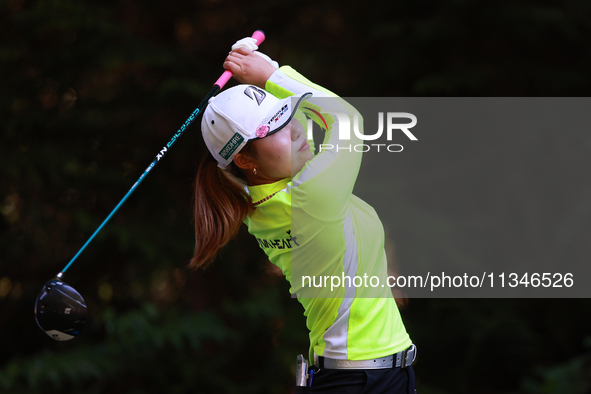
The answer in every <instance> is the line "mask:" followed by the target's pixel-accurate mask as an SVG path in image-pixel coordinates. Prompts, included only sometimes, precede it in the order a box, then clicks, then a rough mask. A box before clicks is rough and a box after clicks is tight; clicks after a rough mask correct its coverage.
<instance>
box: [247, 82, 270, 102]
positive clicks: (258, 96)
mask: <svg viewBox="0 0 591 394" xmlns="http://www.w3.org/2000/svg"><path fill="white" fill-rule="evenodd" d="M244 94H245V95H246V97H248V98H249V99H251V100H256V102H257V104H258V105H259V107H260V105H261V103H262V102H263V100H264V99H265V97H266V96H267V93H265V91H264V90H261V89H259V88H257V87H255V86H247V87H246V89H244ZM253 96H254V97H253Z"/></svg>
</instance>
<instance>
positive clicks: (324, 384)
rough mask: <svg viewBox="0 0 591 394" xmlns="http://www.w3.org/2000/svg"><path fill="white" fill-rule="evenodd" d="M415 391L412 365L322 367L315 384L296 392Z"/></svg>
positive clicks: (378, 393)
mask: <svg viewBox="0 0 591 394" xmlns="http://www.w3.org/2000/svg"><path fill="white" fill-rule="evenodd" d="M312 393H334V394H415V372H414V370H413V369H412V366H410V367H406V368H391V369H362V370H360V369H355V370H346V369H322V370H320V371H318V372H317V373H316V374H315V375H314V379H313V382H312V387H296V388H295V391H294V394H312Z"/></svg>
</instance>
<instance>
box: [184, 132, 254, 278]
mask: <svg viewBox="0 0 591 394" xmlns="http://www.w3.org/2000/svg"><path fill="white" fill-rule="evenodd" d="M241 153H243V154H246V155H248V156H250V157H256V149H255V147H254V144H252V143H248V144H246V146H245V147H244V148H243V149H242V150H241ZM245 187H246V177H245V176H244V173H243V172H242V170H241V169H239V168H238V167H237V166H236V165H235V164H234V162H232V163H230V165H229V166H228V167H227V169H226V170H222V169H221V168H219V167H218V163H217V161H216V160H215V159H214V158H213V156H212V155H211V154H210V153H209V152H208V153H207V154H206V156H205V157H204V158H203V160H202V161H201V165H200V166H199V170H198V171H197V177H196V179H195V194H194V198H195V199H194V203H193V206H194V213H193V217H194V221H195V251H194V253H193V258H192V259H191V261H190V262H189V267H190V268H195V269H199V268H207V267H209V266H210V265H211V263H212V262H213V260H214V258H215V256H216V255H217V253H218V251H219V250H220V249H221V248H222V247H223V246H224V245H226V244H227V243H228V242H229V241H230V240H231V239H232V238H234V237H235V236H236V234H237V233H238V230H239V229H240V225H241V224H242V222H243V221H244V219H245V218H246V216H247V215H248V212H249V211H250V210H251V209H252V200H251V198H250V195H249V194H248V193H247V191H246V189H245Z"/></svg>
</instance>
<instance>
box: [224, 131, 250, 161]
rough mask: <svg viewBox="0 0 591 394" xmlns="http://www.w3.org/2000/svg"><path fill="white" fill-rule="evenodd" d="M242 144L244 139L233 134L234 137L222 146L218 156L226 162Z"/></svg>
mask: <svg viewBox="0 0 591 394" xmlns="http://www.w3.org/2000/svg"><path fill="white" fill-rule="evenodd" d="M243 142H244V137H242V136H241V135H240V134H238V133H235V134H234V136H233V137H232V138H230V141H228V143H227V144H226V145H224V147H223V148H222V150H221V151H220V152H219V153H220V156H222V157H223V158H224V160H228V159H229V158H230V157H231V156H232V153H234V152H235V151H236V149H238V147H239V146H240V144H242V143H243Z"/></svg>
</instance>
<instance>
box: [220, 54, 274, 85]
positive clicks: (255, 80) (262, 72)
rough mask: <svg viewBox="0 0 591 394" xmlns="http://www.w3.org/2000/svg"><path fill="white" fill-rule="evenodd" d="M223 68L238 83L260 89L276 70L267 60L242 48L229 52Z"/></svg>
mask: <svg viewBox="0 0 591 394" xmlns="http://www.w3.org/2000/svg"><path fill="white" fill-rule="evenodd" d="M224 68H225V69H226V70H229V71H231V72H232V74H233V76H234V78H236V80H238V82H240V83H245V84H250V85H255V86H258V87H259V88H262V89H264V88H265V84H266V83H267V80H268V79H269V77H270V76H271V74H273V72H275V70H276V69H275V67H273V66H272V65H271V64H269V62H268V61H267V60H265V59H264V58H262V57H261V56H259V55H257V54H255V53H253V52H251V51H249V50H248V49H244V48H239V49H236V50H233V51H232V52H230V54H229V55H228V57H227V58H226V61H225V62H224Z"/></svg>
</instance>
